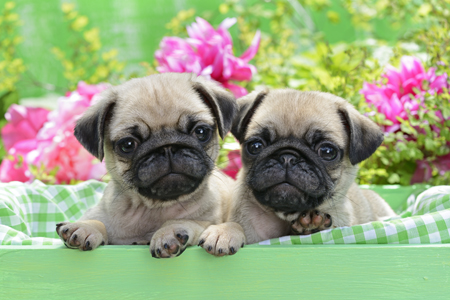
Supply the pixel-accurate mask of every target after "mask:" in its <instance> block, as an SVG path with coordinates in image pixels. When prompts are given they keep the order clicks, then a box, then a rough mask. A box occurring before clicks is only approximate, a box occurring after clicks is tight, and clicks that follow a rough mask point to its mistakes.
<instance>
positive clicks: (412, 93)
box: [360, 56, 450, 183]
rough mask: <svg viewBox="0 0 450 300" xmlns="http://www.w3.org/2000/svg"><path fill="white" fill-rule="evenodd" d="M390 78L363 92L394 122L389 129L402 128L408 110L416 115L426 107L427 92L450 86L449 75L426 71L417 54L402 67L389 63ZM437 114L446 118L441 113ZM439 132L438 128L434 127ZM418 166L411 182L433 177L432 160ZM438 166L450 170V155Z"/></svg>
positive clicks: (434, 91) (395, 130)
mask: <svg viewBox="0 0 450 300" xmlns="http://www.w3.org/2000/svg"><path fill="white" fill-rule="evenodd" d="M382 76H383V77H385V78H386V79H387V83H386V84H371V83H367V82H365V83H364V86H363V88H362V89H361V91H360V93H361V94H363V95H364V97H365V99H366V101H367V102H368V103H370V104H373V105H374V107H375V108H376V109H377V111H378V112H380V113H382V114H384V115H385V116H386V119H388V120H390V121H392V123H393V125H390V126H386V127H385V128H384V130H385V132H397V131H400V124H401V123H400V121H399V120H398V119H397V118H401V119H403V120H407V119H408V113H407V112H408V111H409V112H410V115H412V116H414V115H416V114H417V112H418V111H419V110H420V109H422V107H423V106H422V101H423V97H424V96H425V94H426V93H429V94H431V95H434V94H441V93H443V92H444V89H447V90H448V89H449V84H448V75H447V73H444V74H442V75H439V76H437V75H436V73H435V68H430V69H428V71H426V70H425V68H424V67H423V65H422V63H421V61H420V60H419V59H417V58H415V57H411V56H404V57H402V59H401V67H400V69H396V68H394V67H392V66H388V67H387V69H386V73H385V74H383V75H382ZM436 115H437V116H438V117H440V118H441V120H443V116H442V114H441V112H440V111H439V110H438V111H436ZM434 130H435V131H436V132H439V129H438V128H434ZM416 163H417V168H416V171H415V173H414V174H413V177H412V180H411V183H418V182H424V181H428V180H430V179H431V177H432V169H431V166H430V164H429V162H428V161H427V160H426V159H424V160H420V161H417V162H416ZM434 164H435V166H436V167H437V168H438V169H439V171H440V172H441V173H444V172H447V171H450V154H448V155H445V156H441V157H439V158H438V159H437V160H436V161H435V162H434Z"/></svg>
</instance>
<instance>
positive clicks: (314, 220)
mask: <svg viewBox="0 0 450 300" xmlns="http://www.w3.org/2000/svg"><path fill="white" fill-rule="evenodd" d="M332 223H333V222H332V220H331V216H330V215H329V214H326V213H323V212H320V211H318V210H310V211H304V212H303V213H301V214H300V217H299V218H298V219H297V220H294V221H292V227H291V228H292V231H293V233H294V234H304V235H306V234H311V233H315V232H318V231H321V230H325V229H328V228H329V227H330V226H331V225H332Z"/></svg>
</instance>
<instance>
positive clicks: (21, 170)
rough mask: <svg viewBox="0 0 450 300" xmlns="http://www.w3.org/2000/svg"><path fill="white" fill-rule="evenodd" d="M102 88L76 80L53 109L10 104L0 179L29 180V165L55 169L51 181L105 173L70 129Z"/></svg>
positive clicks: (99, 85)
mask: <svg viewBox="0 0 450 300" xmlns="http://www.w3.org/2000/svg"><path fill="white" fill-rule="evenodd" d="M106 88H108V85H106V84H98V85H88V84H86V83H84V82H80V83H79V84H78V87H77V90H76V91H73V92H69V93H67V94H66V96H65V97H61V98H60V99H59V100H58V104H57V108H56V110H54V111H49V110H46V109H44V108H34V107H26V106H21V105H12V106H11V107H10V108H9V109H8V112H7V113H6V115H5V117H6V120H7V121H8V124H6V125H5V126H4V127H3V129H2V131H1V135H2V138H3V143H4V145H5V148H6V151H7V152H8V155H7V156H6V157H5V158H4V159H3V161H2V164H1V165H0V181H2V182H10V181H22V182H30V181H32V180H34V179H35V176H34V174H32V172H31V171H30V166H35V167H37V168H41V167H42V168H43V169H44V170H45V171H46V172H47V173H48V172H50V171H51V170H55V168H56V170H57V172H56V175H55V180H56V182H55V183H69V182H71V181H72V180H88V179H101V178H102V177H103V176H104V175H105V174H106V168H105V166H104V164H103V163H100V162H98V161H96V159H95V157H93V156H92V155H91V154H90V153H89V152H87V150H85V149H84V148H83V146H81V144H80V143H79V142H78V140H77V139H76V138H75V136H74V134H73V131H74V127H75V123H76V120H77V119H78V118H79V117H80V116H81V115H82V114H83V113H84V111H85V110H86V109H87V108H88V107H89V106H90V105H91V104H93V103H94V102H95V99H96V96H97V94H99V93H100V92H101V91H103V90H105V89H106Z"/></svg>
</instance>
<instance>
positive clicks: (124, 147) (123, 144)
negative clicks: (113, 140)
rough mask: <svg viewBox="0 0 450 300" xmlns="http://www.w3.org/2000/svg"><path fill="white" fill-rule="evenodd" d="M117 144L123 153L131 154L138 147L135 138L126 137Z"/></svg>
mask: <svg viewBox="0 0 450 300" xmlns="http://www.w3.org/2000/svg"><path fill="white" fill-rule="evenodd" d="M117 146H118V148H119V150H120V151H121V152H122V153H125V154H130V153H132V152H134V150H135V149H136V147H137V142H136V140H135V139H133V138H124V139H121V140H120V141H119V142H117Z"/></svg>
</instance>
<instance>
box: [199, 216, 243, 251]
mask: <svg viewBox="0 0 450 300" xmlns="http://www.w3.org/2000/svg"><path fill="white" fill-rule="evenodd" d="M244 244H245V235H244V230H243V229H242V227H241V226H240V225H239V224H237V223H233V222H227V223H223V224H219V225H211V226H209V227H208V228H207V229H206V230H205V231H204V232H203V233H202V235H201V236H200V241H199V244H198V245H199V246H200V247H202V248H203V249H205V250H206V252H208V253H209V254H212V255H215V256H224V255H233V254H236V253H237V252H238V251H239V249H240V248H242V247H244Z"/></svg>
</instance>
